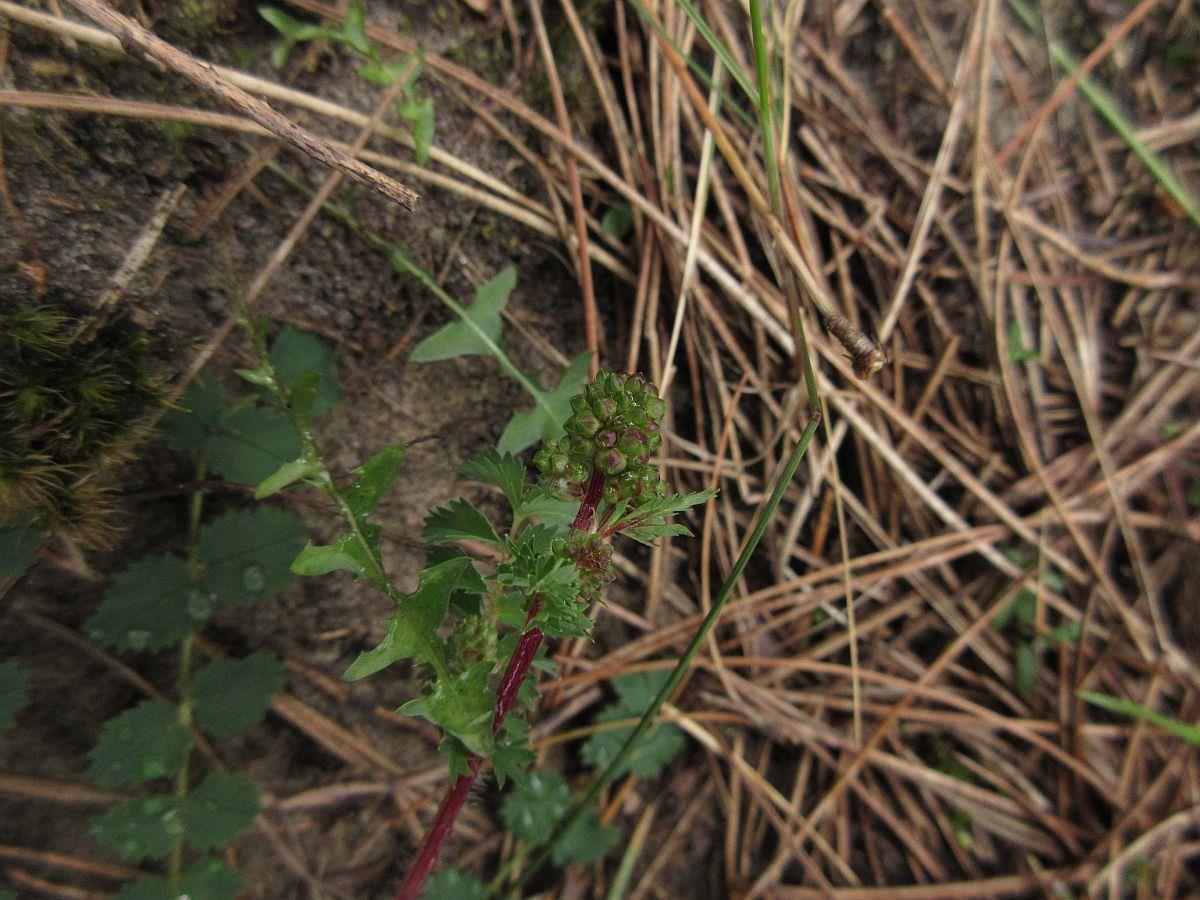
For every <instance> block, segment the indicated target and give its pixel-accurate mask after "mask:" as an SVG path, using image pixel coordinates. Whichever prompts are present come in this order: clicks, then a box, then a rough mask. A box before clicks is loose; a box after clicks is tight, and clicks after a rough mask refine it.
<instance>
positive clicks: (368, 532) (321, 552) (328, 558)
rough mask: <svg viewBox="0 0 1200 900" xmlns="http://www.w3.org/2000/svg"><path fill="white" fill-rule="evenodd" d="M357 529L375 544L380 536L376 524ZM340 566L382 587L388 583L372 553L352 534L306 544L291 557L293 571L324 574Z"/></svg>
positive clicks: (302, 573) (334, 570) (340, 568)
mask: <svg viewBox="0 0 1200 900" xmlns="http://www.w3.org/2000/svg"><path fill="white" fill-rule="evenodd" d="M360 530H361V531H362V533H363V535H364V537H365V538H366V540H367V541H368V543H370V545H371V546H372V548H374V547H375V546H376V542H377V541H378V539H379V526H378V525H361V526H360ZM339 570H344V571H347V572H353V573H354V574H355V575H358V576H359V577H360V578H367V579H369V580H370V581H371V582H373V583H374V584H376V585H378V586H379V587H380V588H383V589H385V590H386V589H387V586H388V584H389V582H388V579H387V576H386V575H385V574H384V573H383V570H382V569H380V568H379V563H378V562H377V561H376V560H375V558H374V556H373V555H372V554H371V552H370V551H369V550H368V549H367V548H366V547H364V546H363V545H362V542H361V541H360V540H358V538H357V537H356V536H355V535H353V534H346V535H342V537H340V538H338V539H337V540H336V541H334V542H333V543H332V544H329V545H328V546H325V547H317V546H315V545H313V544H309V545H308V546H306V547H305V548H304V549H303V550H301V551H300V554H299V555H298V556H297V557H296V558H295V559H294V560H292V572H293V573H295V574H296V575H327V574H329V573H330V572H336V571H339Z"/></svg>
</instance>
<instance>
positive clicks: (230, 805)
mask: <svg viewBox="0 0 1200 900" xmlns="http://www.w3.org/2000/svg"><path fill="white" fill-rule="evenodd" d="M258 810H259V799H258V786H257V785H256V784H255V783H254V782H253V781H251V780H250V779H249V778H247V777H246V776H244V775H239V774H238V773H237V772H213V773H211V774H210V775H209V776H208V777H207V778H205V779H204V781H202V782H201V783H200V785H199V787H197V788H196V789H195V790H194V791H192V792H191V794H189V795H188V798H187V801H186V802H185V803H184V804H183V809H182V811H181V813H182V818H183V830H184V837H185V838H186V840H187V842H188V843H189V844H191V845H192V846H193V847H196V848H197V849H199V850H213V849H216V848H217V847H221V846H223V845H225V844H228V843H229V842H230V841H232V840H233V839H234V838H235V837H237V836H238V834H239V833H240V832H242V831H244V830H245V829H246V828H248V827H250V825H251V823H253V822H254V817H255V816H256V815H258Z"/></svg>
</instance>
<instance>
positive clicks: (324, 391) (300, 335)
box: [270, 13, 349, 416]
mask: <svg viewBox="0 0 1200 900" xmlns="http://www.w3.org/2000/svg"><path fill="white" fill-rule="evenodd" d="M347 16H349V13H347ZM270 357H271V363H272V364H273V365H274V366H275V374H277V375H278V376H279V380H280V381H282V382H283V386H284V387H285V388H287V389H288V390H289V391H295V389H296V387H297V385H299V384H300V383H301V381H300V380H301V378H302V377H303V376H304V375H305V374H306V373H309V372H311V373H313V374H315V375H316V380H315V382H314V383H313V384H312V414H313V415H315V416H319V415H320V414H321V413H323V412H325V411H327V410H328V409H330V408H331V407H333V406H336V405H337V403H338V402H339V401H340V400H341V399H342V389H341V387H339V385H338V381H337V360H336V358H335V355H334V349H333V347H331V346H330V345H329V344H327V343H325V342H324V341H323V340H321V339H320V338H319V337H317V336H316V335H315V334H310V333H309V332H307V331H301V330H300V329H299V328H293V327H292V326H291V325H285V326H284V327H283V330H281V331H280V332H279V334H278V335H276V337H275V340H274V342H273V343H272V344H271V351H270ZM294 401H295V398H294V397H293V402H294Z"/></svg>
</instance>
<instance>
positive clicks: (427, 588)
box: [342, 556, 471, 681]
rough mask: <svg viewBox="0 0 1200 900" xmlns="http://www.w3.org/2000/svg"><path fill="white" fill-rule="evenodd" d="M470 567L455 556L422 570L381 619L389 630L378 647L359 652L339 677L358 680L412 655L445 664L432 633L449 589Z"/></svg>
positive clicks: (439, 621)
mask: <svg viewBox="0 0 1200 900" xmlns="http://www.w3.org/2000/svg"><path fill="white" fill-rule="evenodd" d="M469 568H471V561H470V560H469V559H467V558H466V557H465V556H456V557H453V558H451V559H448V560H446V561H445V562H442V563H439V564H437V565H435V566H430V567H429V568H427V569H424V570H423V571H422V572H421V575H420V581H419V583H418V585H417V589H416V590H415V591H413V592H412V593H411V594H405V595H404V596H403V597H402V598H401V599H400V600H399V601H398V602H397V603H396V614H395V615H394V616H392V618H390V619H386V620H384V623H383V624H384V625H385V626H386V627H387V630H388V631H387V634H386V635H385V636H384V638H383V640H382V641H381V642H380V643H379V646H377V647H375V648H374V649H373V650H368V651H366V652H364V653H360V654H359V655H358V659H356V660H355V661H354V663H353V664H352V665H351V666H350V668H348V669H347V670H346V674H345V675H343V676H342V677H343V678H345V679H346V680H347V681H357V680H358V679H360V678H365V677H366V676H367V675H371V674H373V673H375V672H378V671H379V670H380V669H382V668H384V667H385V666H390V665H391V664H392V663H394V662H398V661H400V660H403V659H410V658H413V657H415V658H417V659H419V660H421V661H422V662H427V663H430V664H431V665H444V663H443V658H444V651H443V649H442V643H441V641H440V639H439V638H438V637H437V635H436V633H435V632H436V630H437V628H438V626H439V625H441V624H442V620H443V619H445V618H446V610H447V609H448V608H449V605H450V593H451V591H453V590H454V589H455V588H456V587H457V586H458V584H459V582H460V581H461V580H462V578H463V577H464V575H465V574H466V571H467V569H469Z"/></svg>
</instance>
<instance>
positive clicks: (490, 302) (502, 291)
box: [404, 266, 566, 421]
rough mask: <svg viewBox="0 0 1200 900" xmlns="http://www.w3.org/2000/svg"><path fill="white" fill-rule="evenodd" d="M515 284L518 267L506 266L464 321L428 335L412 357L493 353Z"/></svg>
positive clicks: (433, 358)
mask: <svg viewBox="0 0 1200 900" xmlns="http://www.w3.org/2000/svg"><path fill="white" fill-rule="evenodd" d="M404 271H408V269H407V268H405V269H404ZM516 284H517V270H516V269H515V268H513V267H512V266H506V267H505V268H504V269H503V270H502V271H501V272H500V274H499V275H497V276H496V277H495V278H493V279H492V280H491V281H489V282H487V284H484V285H483V286H481V287H480V288H479V289H478V290H476V291H475V302H474V303H472V304H471V306H469V307H465V308H464V309H463V320H462V321H459V322H451V323H450V324H449V325H446V326H444V327H442V328H441V329H439V330H438V331H435V332H434V333H433V334H431V335H430V336H429V337H427V338H425V339H424V340H423V341H421V342H420V343H419V344H417V346H416V347H415V348H414V349H413V352H412V355H411V356H410V359H411V360H412V361H413V362H419V363H420V362H436V361H438V360H442V359H451V358H453V357H456V356H479V355H484V356H491V355H494V350H493V347H499V346H501V344H500V314H501V312H502V311H503V309H504V305H505V304H506V303H507V302H508V295H509V294H511V293H512V289H513V288H514V287H515V286H516ZM563 421H566V419H565V417H564V419H563Z"/></svg>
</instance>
